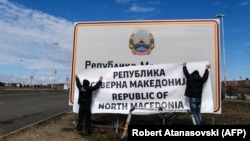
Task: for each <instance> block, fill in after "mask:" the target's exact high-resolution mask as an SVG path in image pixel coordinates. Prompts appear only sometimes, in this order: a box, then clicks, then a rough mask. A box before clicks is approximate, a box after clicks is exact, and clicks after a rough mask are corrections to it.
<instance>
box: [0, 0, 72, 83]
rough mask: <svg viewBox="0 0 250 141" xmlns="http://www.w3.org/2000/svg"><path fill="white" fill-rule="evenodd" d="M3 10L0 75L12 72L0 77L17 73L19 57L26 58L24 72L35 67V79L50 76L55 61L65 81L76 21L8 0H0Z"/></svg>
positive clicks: (26, 74)
mask: <svg viewBox="0 0 250 141" xmlns="http://www.w3.org/2000/svg"><path fill="white" fill-rule="evenodd" d="M0 12H1V16H0V27H1V28H0V32H1V34H0V43H1V44H0V48H1V51H0V57H1V59H0V67H1V68H3V66H4V67H5V69H1V71H0V75H1V76H2V77H1V78H2V79H3V78H6V76H9V77H8V78H6V79H7V80H0V81H9V80H11V79H12V78H10V77H11V76H13V77H14V76H15V77H17V75H18V71H17V70H18V69H20V62H19V60H23V62H22V68H23V75H25V76H28V75H30V74H31V72H32V71H34V69H36V75H37V76H36V77H35V78H36V79H38V78H39V77H41V78H42V77H47V78H49V77H51V74H52V73H51V71H52V64H53V61H55V68H57V70H58V78H62V79H63V81H65V75H66V74H69V73H70V69H71V66H70V65H71V55H72V40H73V28H74V27H73V26H74V25H73V23H72V22H69V21H67V20H65V19H63V18H60V17H54V16H51V15H48V14H46V13H43V12H41V11H37V10H32V9H28V8H24V7H23V6H20V5H16V4H13V3H11V2H8V1H6V0H0ZM55 42H56V43H58V45H53V43H55ZM13 70H14V71H13ZM19 72H20V70H19ZM59 75H61V76H59ZM58 81H59V80H58Z"/></svg>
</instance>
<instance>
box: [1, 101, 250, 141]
mask: <svg viewBox="0 0 250 141" xmlns="http://www.w3.org/2000/svg"><path fill="white" fill-rule="evenodd" d="M92 119H93V134H92V135H91V136H83V137H82V136H79V135H78V134H77V131H76V128H75V126H74V125H73V123H72V122H73V121H74V120H75V115H74V114H73V113H72V112H69V113H65V114H63V115H61V116H57V117H54V118H52V119H50V120H47V121H44V122H41V123H40V124H37V125H34V126H31V127H29V128H27V129H25V130H21V131H19V132H16V133H14V134H11V135H9V136H7V137H5V138H2V140H3V141H27V140H32V141H33V140H35V141H70V140H80V141H89V140H91V141H121V140H126V137H125V138H123V139H121V137H122V133H123V127H124V124H125V122H126V119H127V116H126V115H112V114H96V115H93V116H92ZM115 123H116V124H115ZM163 124H164V125H192V121H191V118H190V115H189V114H187V113H182V114H166V115H164V114H162V115H148V116H139V115H132V118H131V122H130V125H163ZM202 124H203V125H250V101H228V100H224V101H223V103H222V114H202ZM115 125H118V128H115ZM0 140H1V138H0Z"/></svg>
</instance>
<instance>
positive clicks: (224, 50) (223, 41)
mask: <svg viewBox="0 0 250 141" xmlns="http://www.w3.org/2000/svg"><path fill="white" fill-rule="evenodd" d="M216 17H218V18H220V19H221V27H222V29H221V30H222V49H223V59H224V60H223V61H224V62H223V65H224V67H223V68H224V93H225V94H226V93H227V87H226V82H227V79H226V49H225V40H224V23H223V22H224V21H223V19H224V17H225V15H223V14H217V15H216Z"/></svg>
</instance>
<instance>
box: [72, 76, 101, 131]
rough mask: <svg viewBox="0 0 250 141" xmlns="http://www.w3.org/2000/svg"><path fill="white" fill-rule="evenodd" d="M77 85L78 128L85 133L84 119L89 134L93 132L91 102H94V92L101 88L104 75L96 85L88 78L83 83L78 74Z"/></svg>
mask: <svg viewBox="0 0 250 141" xmlns="http://www.w3.org/2000/svg"><path fill="white" fill-rule="evenodd" d="M75 77H76V85H77V88H78V90H79V97H78V104H79V111H78V122H77V130H78V132H79V134H80V135H82V134H83V120H84V126H85V131H86V132H87V134H91V133H92V132H91V102H92V93H93V91H95V90H97V89H98V88H100V86H101V84H102V79H103V77H102V76H100V77H99V81H98V82H96V84H95V85H94V86H90V82H89V80H87V79H84V80H83V83H82V84H81V82H80V79H79V77H78V76H77V75H76V76H75Z"/></svg>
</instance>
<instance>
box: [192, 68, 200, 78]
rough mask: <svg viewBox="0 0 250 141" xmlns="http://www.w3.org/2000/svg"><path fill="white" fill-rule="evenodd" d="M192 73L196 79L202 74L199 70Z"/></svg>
mask: <svg viewBox="0 0 250 141" xmlns="http://www.w3.org/2000/svg"><path fill="white" fill-rule="evenodd" d="M191 75H192V77H193V78H194V79H195V80H199V79H201V76H200V73H199V71H198V70H195V71H193V72H192V74H191Z"/></svg>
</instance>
